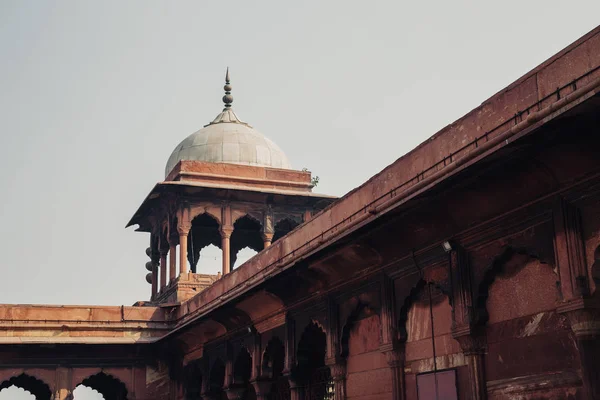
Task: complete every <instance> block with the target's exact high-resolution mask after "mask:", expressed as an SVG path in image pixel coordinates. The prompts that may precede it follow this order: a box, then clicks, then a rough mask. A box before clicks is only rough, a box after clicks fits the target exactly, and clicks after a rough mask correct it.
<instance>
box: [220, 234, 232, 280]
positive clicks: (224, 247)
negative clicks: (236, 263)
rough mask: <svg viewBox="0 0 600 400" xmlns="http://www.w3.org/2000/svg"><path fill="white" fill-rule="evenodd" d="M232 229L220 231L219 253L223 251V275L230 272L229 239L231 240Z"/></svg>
mask: <svg viewBox="0 0 600 400" xmlns="http://www.w3.org/2000/svg"><path fill="white" fill-rule="evenodd" d="M232 231H233V230H232V229H221V251H223V275H227V274H228V273H230V272H231V258H230V256H231V254H230V247H229V239H230V238H231V232H232Z"/></svg>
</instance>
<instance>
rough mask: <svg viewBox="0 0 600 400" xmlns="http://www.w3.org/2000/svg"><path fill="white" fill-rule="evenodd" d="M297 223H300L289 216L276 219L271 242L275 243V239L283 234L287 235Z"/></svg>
mask: <svg viewBox="0 0 600 400" xmlns="http://www.w3.org/2000/svg"><path fill="white" fill-rule="evenodd" d="M298 225H300V224H299V223H298V222H296V221H294V220H293V219H291V218H284V219H282V220H280V221H278V222H277V223H276V224H275V229H274V231H275V233H274V235H273V243H275V242H276V241H278V240H279V239H281V238H282V237H283V236H285V235H287V234H288V233H289V232H291V231H292V230H293V229H294V228H296V227H297V226H298Z"/></svg>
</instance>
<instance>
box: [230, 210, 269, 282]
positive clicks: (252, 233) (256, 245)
mask: <svg viewBox="0 0 600 400" xmlns="http://www.w3.org/2000/svg"><path fill="white" fill-rule="evenodd" d="M261 229H262V227H261V224H260V222H258V221H257V220H256V219H254V218H252V217H251V216H249V215H245V216H243V217H241V218H240V219H238V220H237V221H235V223H234V224H233V232H232V234H231V239H230V243H231V255H230V257H231V267H232V270H233V269H234V268H235V267H236V266H239V265H241V263H237V262H236V261H237V260H238V257H239V261H242V256H243V257H244V258H245V259H244V260H243V262H245V261H246V260H247V259H249V258H250V257H252V256H253V255H254V254H256V253H257V252H259V251H261V250H262V249H263V247H264V242H263V238H262V235H261ZM246 248H247V249H248V251H244V252H243V253H242V252H241V251H240V250H242V249H244V250H245V249H246Z"/></svg>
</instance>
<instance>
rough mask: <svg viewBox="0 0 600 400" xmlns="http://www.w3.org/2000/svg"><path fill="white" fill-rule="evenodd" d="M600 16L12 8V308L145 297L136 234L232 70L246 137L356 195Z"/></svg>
mask: <svg viewBox="0 0 600 400" xmlns="http://www.w3.org/2000/svg"><path fill="white" fill-rule="evenodd" d="M598 15H600V2H598V1H597V0H595V1H578V0H571V1H568V2H566V1H548V0H546V1H537V0H528V1H513V0H507V1H502V2H498V1H496V2H485V1H483V2H482V1H477V2H475V1H452V2H449V1H437V2H432V1H421V2H415V1H410V2H409V1H398V0H391V1H376V0H375V1H360V0H359V1H350V0H345V1H301V2H299V1H297V2H284V1H252V2H249V1H239V2H238V1H233V0H230V1H219V2H214V1H202V2H200V1H183V0H180V1H177V2H167V1H152V0H143V1H125V2H124V1H108V0H103V1H75V0H72V1H41V0H40V1H27V0H15V1H13V0H1V1H0V57H1V62H0V83H1V86H0V87H1V90H0V170H1V171H2V174H0V187H1V188H2V196H1V197H0V255H1V257H2V263H1V264H0V265H1V275H0V303H27V304H32V303H33V304H37V303H41V304H104V305H120V304H125V305H130V304H133V303H134V302H135V301H137V300H147V299H148V298H149V296H150V285H148V284H147V283H146V281H145V275H146V273H147V271H146V270H145V268H144V264H145V263H146V261H147V258H146V255H145V254H144V250H145V248H146V247H147V245H148V240H149V237H148V235H147V234H144V233H139V232H135V231H134V229H132V228H129V229H125V228H124V227H125V224H126V223H127V221H128V220H129V218H130V217H131V216H132V215H133V213H134V212H135V210H136V209H137V207H138V206H139V204H140V203H141V202H142V201H143V199H144V198H145V196H146V195H147V194H148V192H149V191H150V190H151V188H152V187H153V185H154V184H155V183H156V182H158V181H160V180H161V179H162V178H163V177H164V172H163V171H164V167H165V164H166V161H167V158H168V157H169V155H170V153H171V151H172V150H173V148H174V147H175V146H176V145H177V144H178V143H179V142H180V141H181V140H183V139H184V138H185V137H186V136H188V135H189V134H191V133H193V132H195V131H196V130H198V129H200V128H201V127H203V125H205V124H207V123H208V122H210V121H211V120H212V119H213V118H214V117H215V116H216V115H217V114H218V113H219V112H220V110H221V108H222V103H221V97H222V95H223V92H222V86H223V78H224V73H225V68H226V67H227V66H229V67H230V70H231V79H232V85H233V96H234V99H235V100H234V109H235V110H236V112H237V114H238V115H239V116H240V118H241V119H243V120H244V121H246V122H249V123H250V124H251V125H253V126H254V127H255V128H256V129H257V130H259V131H260V132H262V133H264V134H265V135H266V136H267V137H269V138H270V139H272V140H273V141H275V142H276V143H277V144H278V145H279V146H280V147H281V148H282V149H283V150H284V151H285V152H286V154H287V155H288V157H289V158H290V160H291V162H292V164H293V166H294V167H295V168H296V169H302V168H308V169H309V170H311V171H312V172H313V173H314V174H315V175H318V176H319V177H320V183H319V186H318V187H317V188H316V191H318V192H320V193H325V194H330V195H337V196H342V195H344V194H345V193H347V192H348V191H349V190H351V189H353V188H354V187H356V186H358V185H360V184H361V183H363V182H364V181H365V180H367V179H368V178H369V177H371V176H372V175H374V174H376V173H377V172H379V171H380V170H381V169H383V168H384V167H385V166H387V165H388V164H390V163H392V162H393V161H394V160H396V159H397V158H399V157H400V156H402V155H403V154H405V153H406V152H408V151H410V150H411V149H412V148H414V147H415V146H416V145H418V144H419V143H420V142H422V141H424V140H425V139H427V138H428V137H430V136H431V135H433V134H434V133H435V132H437V131H438V130H440V129H441V128H443V127H444V126H446V125H447V124H449V123H451V122H452V121H454V120H456V119H458V118H460V117H461V116H462V115H464V114H466V113H467V112H468V111H470V110H471V109H472V108H474V107H476V106H477V105H478V104H480V103H481V102H482V101H484V100H485V99H487V98H489V97H490V96H492V95H493V94H494V93H496V92H497V91H499V90H500V89H502V88H503V87H505V86H507V85H508V84H510V83H511V82H513V81H514V80H516V79H517V78H519V77H520V76H521V75H523V74H525V73H526V72H527V71H529V70H530V69H532V68H534V67H535V66H536V65H538V64H540V63H541V62H543V61H544V60H545V59H547V58H548V57H550V56H552V55H553V54H554V53H556V52H558V51H559V50H561V49H562V48H563V47H565V46H567V45H568V44H570V43H571V42H573V41H574V40H576V39H577V38H579V37H580V36H582V35H584V34H585V33H587V32H588V31H590V30H591V29H593V28H594V27H595V26H596V24H597V23H598V18H597V16H598ZM208 258H210V257H208ZM216 265H217V267H210V266H209V267H208V268H209V269H210V268H215V269H218V263H217V264H216ZM211 272H213V273H214V272H216V270H215V271H211ZM3 395H4V393H3V394H2V395H0V399H3V397H2V396H3ZM5 397H6V396H5ZM11 398H13V397H11ZM92 398H94V397H93V396H92V397H89V396H88V397H86V396H85V395H80V396H78V397H77V396H76V399H77V400H84V399H92Z"/></svg>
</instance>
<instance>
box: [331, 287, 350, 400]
mask: <svg viewBox="0 0 600 400" xmlns="http://www.w3.org/2000/svg"><path fill="white" fill-rule="evenodd" d="M339 319H340V318H339V306H338V304H337V303H336V302H335V300H334V299H333V298H332V297H329V298H328V299H327V355H326V357H327V360H326V364H327V365H328V366H329V371H330V372H331V377H332V378H333V384H334V400H342V399H345V398H346V360H345V359H342V357H341V356H340V355H341V353H342V352H341V349H340V334H339V333H340V329H339V326H340V324H339Z"/></svg>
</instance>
